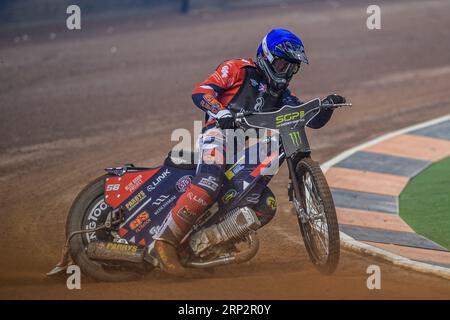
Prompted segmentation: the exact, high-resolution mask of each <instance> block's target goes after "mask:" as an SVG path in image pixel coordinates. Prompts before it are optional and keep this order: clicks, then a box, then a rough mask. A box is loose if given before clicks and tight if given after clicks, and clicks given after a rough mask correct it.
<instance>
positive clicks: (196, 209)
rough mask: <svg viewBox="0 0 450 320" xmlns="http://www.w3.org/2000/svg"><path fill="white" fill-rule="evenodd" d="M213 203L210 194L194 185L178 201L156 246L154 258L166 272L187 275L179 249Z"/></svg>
mask: <svg viewBox="0 0 450 320" xmlns="http://www.w3.org/2000/svg"><path fill="white" fill-rule="evenodd" d="M211 203H212V198H211V197H210V195H209V194H208V192H207V191H205V190H204V189H203V188H201V187H198V186H196V185H194V184H191V185H189V187H188V189H187V190H186V192H185V193H184V194H182V195H181V197H180V198H179V199H178V200H177V202H176V204H175V207H174V208H173V209H172V210H171V211H170V213H169V217H168V219H167V220H166V222H165V223H164V225H163V226H162V227H161V230H160V232H159V233H158V236H157V237H156V241H155V244H154V253H155V255H154V256H155V258H156V259H157V260H158V263H159V266H160V268H161V269H162V270H163V271H164V272H166V273H169V274H172V275H175V276H183V275H184V274H185V273H186V269H185V268H184V267H183V266H182V265H181V263H180V261H179V257H178V253H177V247H178V245H179V244H180V242H181V240H183V238H184V237H185V236H186V235H187V233H188V232H189V231H190V229H191V228H192V226H193V225H194V223H195V221H196V220H197V218H198V217H199V216H200V215H202V213H203V212H204V211H205V209H206V208H207V206H209V205H210V204H211Z"/></svg>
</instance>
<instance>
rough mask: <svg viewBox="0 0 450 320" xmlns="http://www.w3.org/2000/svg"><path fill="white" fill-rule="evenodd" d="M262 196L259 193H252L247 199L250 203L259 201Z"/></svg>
mask: <svg viewBox="0 0 450 320" xmlns="http://www.w3.org/2000/svg"><path fill="white" fill-rule="evenodd" d="M260 197H261V195H260V194H259V193H252V194H251V195H249V196H247V197H246V198H245V200H247V201H248V202H250V203H258V202H259V198H260Z"/></svg>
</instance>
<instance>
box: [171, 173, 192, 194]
mask: <svg viewBox="0 0 450 320" xmlns="http://www.w3.org/2000/svg"><path fill="white" fill-rule="evenodd" d="M192 178H193V176H191V175H186V176H182V177H181V178H180V179H178V181H177V183H176V184H175V189H177V191H178V192H185V191H186V189H187V187H188V186H189V185H190V184H191V182H192Z"/></svg>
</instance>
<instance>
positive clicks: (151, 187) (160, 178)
mask: <svg viewBox="0 0 450 320" xmlns="http://www.w3.org/2000/svg"><path fill="white" fill-rule="evenodd" d="M169 175H170V171H169V169H166V170H164V172H163V173H161V174H160V175H159V176H157V177H156V179H155V181H152V183H151V184H149V185H148V186H147V191H148V192H150V191H153V190H155V189H156V187H157V186H158V185H159V184H160V183H161V182H162V181H164V179H166V178H167V177H168V176H169Z"/></svg>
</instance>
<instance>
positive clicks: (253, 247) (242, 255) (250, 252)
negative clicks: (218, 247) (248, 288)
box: [185, 233, 259, 269]
mask: <svg viewBox="0 0 450 320" xmlns="http://www.w3.org/2000/svg"><path fill="white" fill-rule="evenodd" d="M248 238H249V240H250V241H249V242H250V244H249V248H248V249H247V250H244V251H241V252H239V253H237V254H236V255H234V256H230V257H224V258H219V259H216V260H211V261H205V262H196V261H189V262H187V263H186V264H185V266H186V267H189V268H197V269H206V268H212V267H217V266H223V265H226V264H231V263H243V262H246V261H248V260H250V259H251V258H253V257H254V256H255V255H256V253H257V252H258V249H259V239H258V237H257V235H256V233H251V234H249V235H248Z"/></svg>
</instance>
